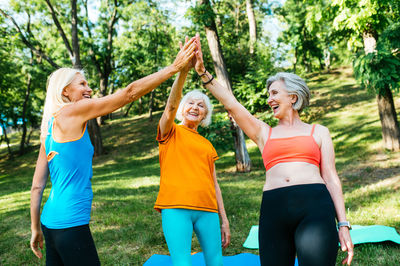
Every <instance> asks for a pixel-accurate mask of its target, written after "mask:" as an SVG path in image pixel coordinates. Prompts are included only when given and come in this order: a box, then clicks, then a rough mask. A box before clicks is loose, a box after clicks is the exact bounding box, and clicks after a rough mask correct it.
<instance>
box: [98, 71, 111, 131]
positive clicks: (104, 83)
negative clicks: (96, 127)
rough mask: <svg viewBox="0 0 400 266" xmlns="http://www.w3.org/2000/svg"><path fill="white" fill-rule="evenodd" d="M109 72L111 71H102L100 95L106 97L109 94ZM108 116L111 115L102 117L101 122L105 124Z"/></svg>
mask: <svg viewBox="0 0 400 266" xmlns="http://www.w3.org/2000/svg"><path fill="white" fill-rule="evenodd" d="M108 74H109V73H100V97H104V96H106V95H107V88H108ZM108 118H109V115H105V116H102V117H100V119H99V124H100V125H104V122H105V120H106V119H108Z"/></svg>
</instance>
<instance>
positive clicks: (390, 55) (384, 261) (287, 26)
mask: <svg viewBox="0 0 400 266" xmlns="http://www.w3.org/2000/svg"><path fill="white" fill-rule="evenodd" d="M0 4H1V5H0V46H1V47H0V73H1V75H0V124H1V128H2V130H1V142H0V265H38V264H40V265H44V264H45V263H44V260H39V259H37V258H36V257H35V256H34V255H33V253H32V252H31V250H30V247H29V241H30V215H29V198H30V186H31V182H32V176H33V172H34V167H35V162H36V158H37V154H38V149H39V127H40V122H41V113H42V108H43V103H44V97H45V88H46V80H47V77H48V75H49V74H50V73H51V72H52V71H54V70H55V69H57V68H58V67H61V66H69V67H78V68H83V69H84V71H85V73H86V78H87V79H88V81H89V85H90V86H91V88H92V89H93V90H94V94H96V95H97V97H101V96H104V95H108V94H110V93H113V92H115V91H116V90H118V89H119V88H123V87H124V86H126V85H127V84H129V83H130V82H131V81H134V80H136V79H139V78H141V77H144V76H146V75H148V74H151V73H153V72H155V71H158V70H160V69H161V68H163V67H165V66H167V65H169V64H171V63H172V61H173V59H174V57H175V55H176V54H177V52H178V47H179V46H178V42H179V41H183V40H184V36H185V35H188V36H193V35H194V34H195V33H196V32H199V33H200V35H201V41H202V47H203V53H204V56H205V64H206V67H207V69H208V70H209V71H210V72H211V73H213V74H214V75H215V76H216V77H217V78H218V80H220V81H221V82H223V83H224V84H225V85H226V86H229V87H230V88H231V89H232V91H233V93H234V94H235V96H236V97H237V98H238V100H239V101H240V102H241V103H242V104H243V105H244V106H245V107H246V108H247V109H248V110H249V111H250V112H251V113H252V114H254V115H255V116H257V117H258V118H260V119H262V120H264V121H265V122H267V123H269V124H270V125H272V126H273V125H275V124H276V120H274V118H273V117H272V112H271V110H270V108H269V107H268V105H267V97H266V88H265V82H266V79H267V78H268V77H269V76H270V75H272V74H274V73H276V72H277V71H290V72H294V73H297V74H298V75H300V76H301V77H303V78H304V79H305V80H306V81H307V82H308V84H309V86H310V89H311V92H312V100H311V105H310V107H309V108H307V109H306V110H305V111H304V112H303V114H302V119H303V120H304V121H305V122H308V123H320V124H323V125H325V126H327V127H328V128H329V129H330V132H331V135H332V138H333V142H334V145H335V150H336V166H337V170H338V173H339V176H340V178H341V181H342V185H343V191H344V197H345V203H346V210H347V216H348V218H349V220H350V221H351V222H352V223H353V224H359V225H372V224H381V225H387V226H392V227H395V228H396V229H397V231H399V229H400V193H399V187H400V155H399V149H400V133H399V132H400V128H399V124H398V119H399V115H398V113H397V111H396V110H398V109H399V108H400V96H399V88H400V1H396V0H392V1H391V0H363V1H355V0H340V1H339V0H333V1H312V0H308V1H307V0H301V1H300V0H298V1H296V0H286V1H267V0H242V1H239V0H211V1H210V0H197V1H194V0H192V1H183V0H181V1H179V0H175V1H173V0H171V1H151V0H107V1H105V0H102V1H100V0H98V1H92V0H70V1H67V0H58V1H54V0H27V1H14V0H10V1H4V0H3V1H0ZM172 82H173V79H170V80H169V81H167V82H165V83H163V84H162V85H161V86H159V87H158V88H157V89H155V90H154V91H153V92H152V93H149V94H148V95H145V96H143V97H142V98H141V99H140V100H138V101H136V102H134V103H133V104H131V105H128V106H126V107H124V108H122V109H120V110H118V111H117V112H115V113H113V114H111V115H109V116H106V117H102V118H99V119H97V120H92V121H90V134H91V137H92V142H93V144H94V146H95V150H96V156H95V158H94V161H93V170H94V172H93V179H92V183H93V191H94V200H93V207H92V218H91V223H90V225H91V230H92V233H93V237H94V240H95V243H96V246H97V249H98V252H99V256H100V260H101V261H102V263H103V264H104V265H142V264H143V263H144V262H145V261H146V260H147V259H148V258H149V257H150V256H151V255H152V254H156V253H157V254H168V248H167V246H166V243H165V240H164V237H163V234H162V230H161V217H160V215H159V213H158V212H156V211H154V210H153V208H152V207H153V204H154V201H155V199H156V196H157V192H158V183H159V164H158V147H157V142H156V141H155V135H156V126H157V122H158V119H159V118H160V116H161V113H162V110H163V108H164V106H165V103H166V99H167V97H168V93H169V90H170V87H171V85H172ZM200 84H201V83H200V81H199V79H198V77H197V75H196V74H195V73H194V72H193V71H192V72H191V74H190V75H189V76H188V80H187V82H186V85H185V88H184V91H185V92H186V91H189V90H192V89H194V88H200V89H201V85H200ZM206 93H208V92H206ZM211 98H212V97H211ZM212 101H213V102H214V104H215V107H216V110H215V114H214V116H213V124H212V125H211V126H210V127H209V128H206V129H200V133H201V134H203V135H204V136H205V137H207V138H208V139H209V140H210V141H211V142H212V143H213V144H214V145H215V147H216V149H217V151H218V153H219V155H220V158H221V159H220V160H218V161H217V162H216V168H217V176H218V180H219V184H220V186H221V190H222V194H223V198H224V202H225V208H226V212H227V215H228V219H229V221H230V227H231V234H232V243H231V245H230V246H229V247H228V248H227V249H226V250H225V251H224V255H234V254H238V253H243V252H251V253H254V254H257V251H256V250H247V249H244V248H243V247H242V244H243V242H244V240H245V239H246V237H247V234H248V232H249V230H250V227H251V226H252V225H256V224H258V214H259V206H260V201H261V195H262V186H263V182H264V180H265V170H264V167H263V164H262V160H261V155H260V153H259V151H258V149H257V147H256V146H255V145H254V143H252V142H251V141H249V140H248V139H247V138H246V137H243V135H242V133H241V131H240V129H238V128H236V127H235V125H234V124H232V123H231V122H230V121H229V119H228V117H227V114H226V112H225V111H224V109H223V107H221V105H219V104H218V102H217V101H216V100H215V99H214V98H212ZM50 188H51V183H50V182H48V184H47V187H46V190H45V192H44V197H43V203H42V206H43V205H44V202H45V201H46V199H47V197H48V194H49V191H50ZM192 250H193V252H199V251H201V250H200V247H199V244H198V242H197V239H196V238H195V237H194V238H193V248H192ZM344 256H345V254H344V253H340V254H339V257H338V263H339V262H340V261H341V259H343V258H344ZM353 261H354V263H353V265H400V248H399V246H398V245H396V244H393V243H391V242H384V243H377V244H362V245H357V246H356V247H355V257H354V260H353Z"/></svg>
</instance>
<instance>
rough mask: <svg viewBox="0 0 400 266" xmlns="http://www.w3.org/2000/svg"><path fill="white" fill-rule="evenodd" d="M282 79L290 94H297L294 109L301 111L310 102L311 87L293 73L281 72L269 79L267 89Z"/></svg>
mask: <svg viewBox="0 0 400 266" xmlns="http://www.w3.org/2000/svg"><path fill="white" fill-rule="evenodd" d="M278 80H281V81H283V83H285V88H286V91H287V92H288V93H289V95H293V94H294V95H296V96H297V101H296V102H295V103H294V104H293V109H295V110H297V111H298V112H299V113H300V112H301V111H302V110H303V109H304V108H305V107H307V106H308V105H309V103H310V89H309V88H308V86H307V84H306V82H305V81H304V80H303V79H302V78H300V77H299V76H297V75H296V74H293V73H287V72H279V73H276V74H275V75H274V76H272V77H270V78H269V79H268V80H267V89H269V87H270V86H271V84H272V83H273V82H275V81H278Z"/></svg>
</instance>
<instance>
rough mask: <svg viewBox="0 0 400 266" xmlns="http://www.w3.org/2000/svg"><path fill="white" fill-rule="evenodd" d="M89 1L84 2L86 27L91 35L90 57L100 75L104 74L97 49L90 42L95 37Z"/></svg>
mask: <svg viewBox="0 0 400 266" xmlns="http://www.w3.org/2000/svg"><path fill="white" fill-rule="evenodd" d="M87 4H88V1H87V0H85V1H84V6H85V11H86V20H85V26H86V30H87V32H88V35H89V48H90V49H89V55H90V57H91V58H92V61H93V63H94V65H95V66H96V69H97V71H98V72H99V73H102V70H101V66H100V63H99V61H98V60H97V59H96V54H95V48H94V46H93V42H91V41H90V40H93V36H92V31H91V28H90V25H89V11H88V7H87Z"/></svg>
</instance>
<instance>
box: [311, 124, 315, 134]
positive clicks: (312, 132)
mask: <svg viewBox="0 0 400 266" xmlns="http://www.w3.org/2000/svg"><path fill="white" fill-rule="evenodd" d="M314 130H315V124H313V125H312V129H311V134H310V136H312V135H314Z"/></svg>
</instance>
